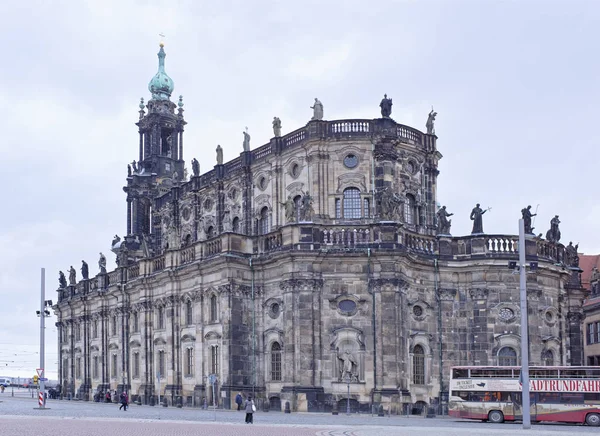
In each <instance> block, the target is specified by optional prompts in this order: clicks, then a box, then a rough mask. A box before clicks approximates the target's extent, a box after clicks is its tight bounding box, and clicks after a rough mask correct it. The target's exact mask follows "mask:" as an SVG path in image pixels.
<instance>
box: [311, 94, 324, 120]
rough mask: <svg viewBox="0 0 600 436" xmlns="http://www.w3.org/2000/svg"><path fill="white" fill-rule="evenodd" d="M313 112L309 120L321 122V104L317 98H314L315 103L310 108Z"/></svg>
mask: <svg viewBox="0 0 600 436" xmlns="http://www.w3.org/2000/svg"><path fill="white" fill-rule="evenodd" d="M310 108H311V109H312V110H313V117H312V118H311V120H319V121H320V120H322V119H323V103H321V101H320V100H319V99H318V98H315V103H314V105H312V106H311V107H310Z"/></svg>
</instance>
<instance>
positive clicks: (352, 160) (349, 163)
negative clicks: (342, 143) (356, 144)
mask: <svg viewBox="0 0 600 436" xmlns="http://www.w3.org/2000/svg"><path fill="white" fill-rule="evenodd" d="M344 165H346V167H347V168H356V166H357V165H358V157H356V155H355V154H349V155H347V156H346V157H345V158H344Z"/></svg>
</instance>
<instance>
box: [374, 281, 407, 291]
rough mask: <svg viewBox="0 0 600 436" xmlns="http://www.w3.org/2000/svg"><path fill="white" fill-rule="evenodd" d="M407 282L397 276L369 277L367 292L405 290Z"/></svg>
mask: <svg viewBox="0 0 600 436" xmlns="http://www.w3.org/2000/svg"><path fill="white" fill-rule="evenodd" d="M407 287H408V284H407V283H406V282H405V281H404V280H402V279H399V278H389V279H371V280H369V292H371V293H372V292H382V291H387V292H396V291H399V290H400V291H403V290H406V288H407Z"/></svg>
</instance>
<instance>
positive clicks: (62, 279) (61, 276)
mask: <svg viewBox="0 0 600 436" xmlns="http://www.w3.org/2000/svg"><path fill="white" fill-rule="evenodd" d="M58 286H59V288H60V289H64V288H66V287H67V278H66V277H65V273H64V272H62V271H59V272H58Z"/></svg>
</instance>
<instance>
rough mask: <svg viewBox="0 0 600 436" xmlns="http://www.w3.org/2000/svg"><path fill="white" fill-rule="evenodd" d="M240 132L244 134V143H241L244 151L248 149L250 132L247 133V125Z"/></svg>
mask: <svg viewBox="0 0 600 436" xmlns="http://www.w3.org/2000/svg"><path fill="white" fill-rule="evenodd" d="M242 133H243V134H244V143H243V144H242V146H243V147H244V151H250V134H249V133H248V127H246V130H244V131H243V132H242Z"/></svg>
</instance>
